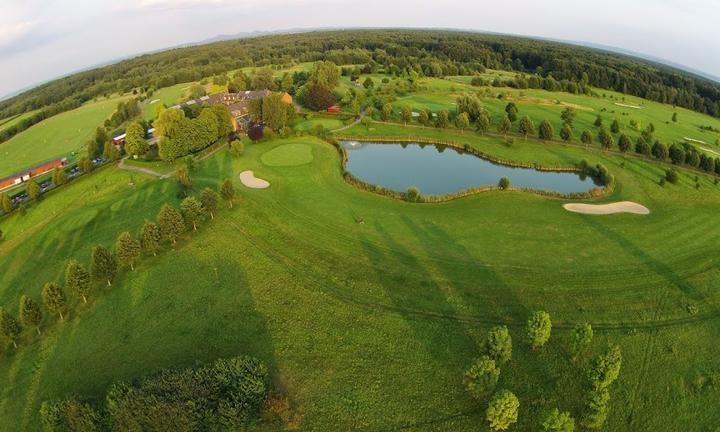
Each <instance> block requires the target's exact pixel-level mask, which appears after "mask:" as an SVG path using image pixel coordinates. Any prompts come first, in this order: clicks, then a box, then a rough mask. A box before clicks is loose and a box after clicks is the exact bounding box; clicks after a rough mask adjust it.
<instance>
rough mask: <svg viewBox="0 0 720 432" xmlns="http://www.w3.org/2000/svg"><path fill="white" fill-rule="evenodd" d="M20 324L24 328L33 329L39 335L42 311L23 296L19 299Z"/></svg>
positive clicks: (31, 300)
mask: <svg viewBox="0 0 720 432" xmlns="http://www.w3.org/2000/svg"><path fill="white" fill-rule="evenodd" d="M19 316H20V322H21V323H22V325H23V326H25V327H35V331H37V334H38V335H39V334H40V323H41V322H42V310H40V305H39V304H37V303H36V302H35V301H34V300H33V299H31V298H30V297H28V296H26V295H23V296H22V297H20V313H19Z"/></svg>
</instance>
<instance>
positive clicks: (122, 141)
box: [112, 134, 126, 147]
mask: <svg viewBox="0 0 720 432" xmlns="http://www.w3.org/2000/svg"><path fill="white" fill-rule="evenodd" d="M125 136H126V134H122V135H118V136H116V137H114V138H113V139H112V142H113V144H115V146H116V147H119V146H121V145H125Z"/></svg>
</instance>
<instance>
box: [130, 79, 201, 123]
mask: <svg viewBox="0 0 720 432" xmlns="http://www.w3.org/2000/svg"><path fill="white" fill-rule="evenodd" d="M192 84H193V83H181V84H175V85H174V86H170V87H163V88H161V89H158V90H156V91H155V92H154V93H153V95H152V96H151V97H150V98H149V100H147V101H145V103H144V104H143V106H142V110H143V118H144V119H145V120H152V119H154V118H155V107H156V106H157V105H162V104H164V105H165V106H168V107H171V106H173V105H175V104H177V103H179V102H181V101H182V97H183V94H184V93H185V92H186V91H187V89H188V88H190V86H191V85H192Z"/></svg>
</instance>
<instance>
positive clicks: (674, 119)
mask: <svg viewBox="0 0 720 432" xmlns="http://www.w3.org/2000/svg"><path fill="white" fill-rule="evenodd" d="M672 121H673V123H677V121H678V116H677V113H673V115H672Z"/></svg>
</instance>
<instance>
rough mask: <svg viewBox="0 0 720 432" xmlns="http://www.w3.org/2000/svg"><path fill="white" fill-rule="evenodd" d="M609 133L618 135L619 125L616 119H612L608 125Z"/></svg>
mask: <svg viewBox="0 0 720 432" xmlns="http://www.w3.org/2000/svg"><path fill="white" fill-rule="evenodd" d="M610 132H612V133H614V134H616V133H620V123H619V122H618V121H617V119H614V120H613V122H612V123H611V124H610Z"/></svg>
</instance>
